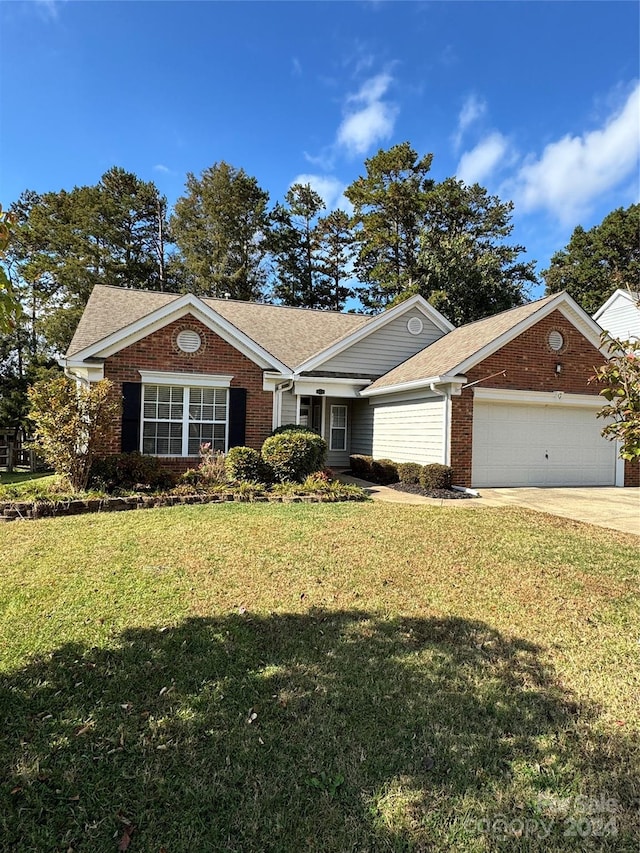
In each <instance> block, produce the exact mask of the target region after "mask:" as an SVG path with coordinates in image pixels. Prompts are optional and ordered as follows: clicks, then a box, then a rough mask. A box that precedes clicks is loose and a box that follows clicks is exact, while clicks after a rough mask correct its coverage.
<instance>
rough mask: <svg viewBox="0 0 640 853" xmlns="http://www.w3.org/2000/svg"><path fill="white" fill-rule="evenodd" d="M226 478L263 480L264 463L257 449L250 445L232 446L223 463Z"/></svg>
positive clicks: (249, 480) (264, 472)
mask: <svg viewBox="0 0 640 853" xmlns="http://www.w3.org/2000/svg"><path fill="white" fill-rule="evenodd" d="M224 468H225V473H226V476H227V480H236V481H238V480H244V481H247V482H254V483H256V482H264V481H265V480H266V479H268V478H267V477H265V474H266V473H267V470H266V465H265V464H264V462H263V461H262V457H261V456H260V454H259V453H258V451H257V450H254V449H253V448H252V447H232V448H231V449H230V450H229V452H228V453H227V458H226V459H225V463H224Z"/></svg>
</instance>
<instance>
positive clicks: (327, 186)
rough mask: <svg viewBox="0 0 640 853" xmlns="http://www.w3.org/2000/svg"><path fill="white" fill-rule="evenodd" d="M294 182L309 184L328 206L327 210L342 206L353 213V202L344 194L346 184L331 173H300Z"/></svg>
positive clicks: (342, 208) (341, 207)
mask: <svg viewBox="0 0 640 853" xmlns="http://www.w3.org/2000/svg"><path fill="white" fill-rule="evenodd" d="M291 183H292V184H309V185H310V186H311V189H312V190H315V192H317V193H318V195H319V196H320V198H321V199H322V200H323V201H324V203H325V204H326V206H327V212H329V211H332V210H335V209H336V208H340V209H341V210H344V211H346V212H347V213H349V214H351V213H353V206H352V205H351V202H350V201H349V200H348V199H346V198H345V197H344V195H343V194H342V193H343V192H344V189H345V184H343V183H342V181H340V180H338V178H334V177H333V176H331V175H298V177H297V178H294V180H293V181H292V182H291Z"/></svg>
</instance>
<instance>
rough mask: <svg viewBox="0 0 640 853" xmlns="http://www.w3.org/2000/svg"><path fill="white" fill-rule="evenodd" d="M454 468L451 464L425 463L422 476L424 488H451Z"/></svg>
mask: <svg viewBox="0 0 640 853" xmlns="http://www.w3.org/2000/svg"><path fill="white" fill-rule="evenodd" d="M452 476H453V469H452V468H450V467H449V465H438V464H437V463H434V464H432V465H425V466H424V468H423V469H422V474H421V476H420V485H421V486H422V488H423V489H450V488H451V478H452Z"/></svg>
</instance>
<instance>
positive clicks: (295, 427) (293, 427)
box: [270, 424, 318, 435]
mask: <svg viewBox="0 0 640 853" xmlns="http://www.w3.org/2000/svg"><path fill="white" fill-rule="evenodd" d="M282 432H310V433H313V435H318V433H317V432H316V431H315V430H314V429H311V427H308V426H302V424H283V425H282V426H279V427H276V428H275V429H274V430H273V432H271V433H270V435H280V433H282Z"/></svg>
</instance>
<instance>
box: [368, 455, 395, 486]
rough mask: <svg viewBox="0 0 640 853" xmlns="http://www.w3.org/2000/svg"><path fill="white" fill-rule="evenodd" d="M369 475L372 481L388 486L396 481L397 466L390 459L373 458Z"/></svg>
mask: <svg viewBox="0 0 640 853" xmlns="http://www.w3.org/2000/svg"><path fill="white" fill-rule="evenodd" d="M371 476H372V478H373V482H374V483H379V484H380V485H381V486H388V485H389V484H390V483H397V482H398V466H397V465H396V463H395V462H392V461H391V459H374V460H373V462H372V463H371Z"/></svg>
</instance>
